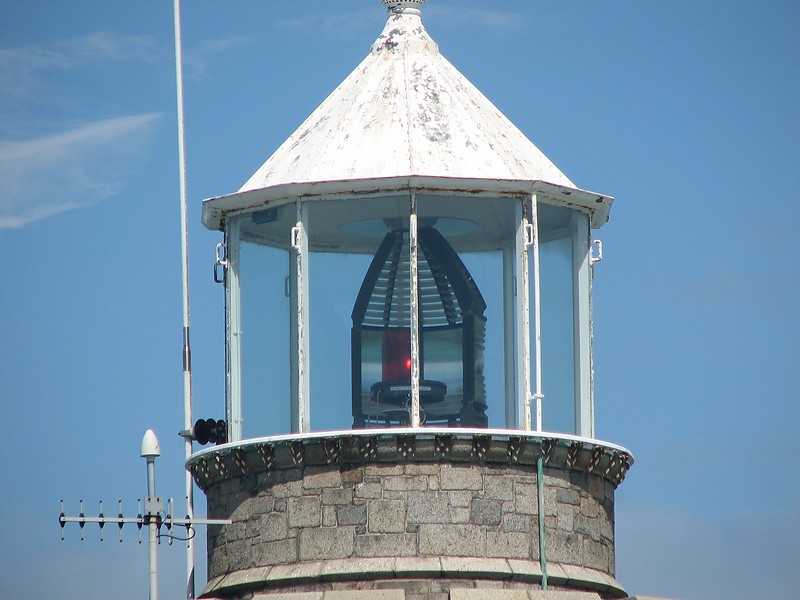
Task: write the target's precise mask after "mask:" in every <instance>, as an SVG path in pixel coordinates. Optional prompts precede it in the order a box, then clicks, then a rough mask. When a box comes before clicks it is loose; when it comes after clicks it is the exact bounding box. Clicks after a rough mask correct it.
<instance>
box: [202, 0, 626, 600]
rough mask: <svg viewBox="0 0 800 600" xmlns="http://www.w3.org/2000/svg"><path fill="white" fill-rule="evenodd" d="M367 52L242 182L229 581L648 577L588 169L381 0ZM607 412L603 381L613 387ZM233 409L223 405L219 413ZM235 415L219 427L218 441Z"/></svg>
mask: <svg viewBox="0 0 800 600" xmlns="http://www.w3.org/2000/svg"><path fill="white" fill-rule="evenodd" d="M382 2H383V4H384V5H385V6H386V8H387V10H388V14H387V20H386V25H385V27H384V29H383V31H382V32H381V33H380V35H379V36H378V38H377V40H376V41H375V42H374V44H373V45H372V47H371V49H370V52H369V54H368V55H367V57H366V58H365V59H364V60H363V61H362V63H361V64H360V65H358V67H356V69H355V70H354V71H353V72H352V73H351V74H350V75H349V76H348V77H347V78H346V79H345V80H344V81H343V82H342V83H341V84H340V85H339V87H337V88H336V89H335V90H334V91H333V92H332V93H331V95H330V96H329V97H328V98H327V99H326V100H324V101H323V102H322V104H321V105H320V106H319V107H318V108H317V109H316V110H315V111H314V112H313V113H312V114H311V115H310V116H309V117H308V118H307V119H306V121H305V122H304V123H302V124H301V125H300V126H299V127H298V129H297V130H296V131H295V132H294V133H293V134H292V135H291V136H290V137H289V139H287V140H286V141H285V142H284V143H283V144H282V145H281V146H280V147H279V148H278V149H277V150H276V151H275V152H274V153H273V154H272V156H270V157H269V158H268V159H267V161H266V162H265V163H264V164H263V166H262V167H261V168H259V169H258V170H257V171H256V172H255V173H254V174H253V176H252V177H251V178H250V179H249V180H248V181H247V182H245V183H244V185H243V186H242V187H241V189H239V190H238V191H237V192H235V193H232V194H229V195H226V196H220V197H216V198H211V199H209V200H206V201H205V202H204V204H203V213H202V218H203V222H204V224H205V225H206V227H208V228H209V229H212V230H218V231H220V232H222V233H223V234H224V240H223V242H222V243H221V244H220V246H219V248H218V268H217V275H218V279H219V280H220V281H223V282H224V286H225V294H226V302H225V323H226V361H225V375H226V397H225V424H226V427H225V428H224V429H225V431H224V432H223V433H224V435H222V434H221V433H220V431H216V432H215V435H216V437H217V438H218V441H220V442H223V443H218V444H217V445H215V446H213V447H209V448H206V449H203V450H200V451H199V452H196V453H195V454H193V455H192V456H191V457H190V458H189V460H188V462H187V468H188V469H189V470H190V472H191V474H192V476H193V477H194V479H195V481H196V483H197V484H198V486H199V487H200V488H201V489H202V490H203V491H204V492H205V494H206V497H207V503H208V512H209V517H211V518H214V519H229V520H230V521H231V523H230V524H229V525H215V526H212V527H210V528H209V533H208V576H209V582H208V584H207V586H206V587H205V589H204V590H203V592H202V595H203V596H204V597H208V598H231V599H233V598H235V599H245V598H248V599H249V598H260V599H261V598H263V599H265V600H266V599H268V598H273V597H274V598H299V599H301V600H312V599H318V598H330V599H334V598H356V599H363V600H369V599H375V600H378V599H383V598H391V599H397V600H399V599H401V598H408V599H412V598H413V599H415V600H417V599H418V600H423V599H430V600H433V599H436V600H444V599H447V598H450V599H453V600H459V599H460V600H469V599H473V600H478V599H483V598H489V599H493V598H496V599H497V600H502V599H511V598H514V599H516V598H542V599H546V598H561V599H565V598H570V599H572V598H575V599H581V600H591V599H600V598H603V599H605V598H625V597H627V594H626V592H625V590H624V589H623V587H622V585H621V584H620V583H619V582H618V581H617V580H616V578H615V565H614V557H615V549H614V494H615V490H616V488H617V486H618V485H619V484H620V483H621V482H622V480H623V479H624V477H625V475H626V472H627V470H628V469H629V468H630V466H631V464H632V462H633V459H632V457H631V454H630V453H629V452H628V451H627V450H626V449H624V448H622V447H621V446H618V445H616V444H613V443H610V442H607V441H603V440H600V439H598V438H597V436H596V435H595V429H594V413H595V398H594V393H593V369H592V296H591V290H592V277H593V268H594V267H593V265H594V263H595V262H596V261H597V260H598V259H599V258H600V257H601V248H600V246H599V244H598V242H597V241H596V240H595V238H594V237H593V234H592V232H593V231H594V230H596V229H597V228H599V227H601V226H602V225H603V224H604V223H605V222H606V221H607V220H608V215H609V211H610V208H611V204H612V202H613V198H611V197H610V196H608V195H606V194H602V193H596V192H592V191H589V190H586V189H582V188H580V187H578V186H576V185H575V184H574V183H573V182H572V181H571V180H570V179H569V178H568V177H567V176H566V175H565V174H564V173H562V172H561V171H560V170H559V169H558V168H557V167H556V166H555V165H554V164H553V163H552V162H551V161H550V160H549V159H548V158H547V157H546V156H545V155H544V154H543V153H542V152H541V151H540V150H539V149H538V148H537V147H536V146H535V145H534V144H533V143H532V142H531V141H530V140H528V138H527V137H526V136H525V135H524V134H523V133H522V132H521V131H520V130H519V129H517V128H516V127H515V126H514V125H513V124H512V123H511V122H510V121H509V120H508V119H507V118H506V117H505V116H504V115H503V114H502V113H501V112H500V111H499V110H498V109H497V108H496V107H495V106H493V105H492V104H491V102H489V101H488V100H487V99H486V97H485V96H484V95H483V94H482V93H481V92H480V91H478V90H477V89H476V88H475V87H474V86H473V85H472V84H471V83H470V82H469V81H468V80H467V79H466V78H465V77H464V76H463V75H461V74H460V73H459V72H458V70H456V68H455V67H453V65H451V64H450V63H449V62H448V61H447V60H446V59H445V58H444V56H443V55H442V54H441V53H440V51H439V48H438V46H437V44H436V43H435V42H434V41H433V39H432V38H431V37H430V36H429V34H428V33H427V31H426V29H425V26H424V23H423V12H424V7H423V4H424V0H417V1H399V0H382ZM598 410H602V405H601V406H600V407H598ZM218 429H219V428H218ZM219 438H222V439H219Z"/></svg>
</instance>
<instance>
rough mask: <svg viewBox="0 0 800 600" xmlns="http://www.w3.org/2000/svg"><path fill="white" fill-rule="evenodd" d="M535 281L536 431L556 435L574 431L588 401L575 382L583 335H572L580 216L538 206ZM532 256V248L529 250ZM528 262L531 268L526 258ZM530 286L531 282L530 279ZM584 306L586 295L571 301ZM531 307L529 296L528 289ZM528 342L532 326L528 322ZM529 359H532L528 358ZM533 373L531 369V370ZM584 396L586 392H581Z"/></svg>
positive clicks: (583, 232)
mask: <svg viewBox="0 0 800 600" xmlns="http://www.w3.org/2000/svg"><path fill="white" fill-rule="evenodd" d="M538 217H539V281H540V294H541V307H540V311H541V312H540V317H541V346H542V357H541V362H542V387H541V389H542V393H543V395H544V401H543V404H542V429H544V430H545V431H553V432H558V433H571V434H576V433H579V432H578V431H577V422H578V419H577V417H576V414H577V413H576V411H577V410H579V407H581V406H583V405H584V404H586V403H587V402H588V398H584V397H583V394H582V393H580V391H579V390H580V387H579V386H578V385H577V382H576V378H577V377H578V374H579V372H580V369H579V368H578V366H579V365H578V364H577V361H578V360H581V356H584V357H586V359H588V353H581V352H579V348H578V346H577V345H578V344H579V343H582V341H583V342H585V343H587V344H588V336H581V335H578V333H579V332H577V331H576V315H577V312H576V308H577V307H576V304H575V303H576V289H577V287H576V286H577V278H578V277H579V276H580V274H581V272H580V270H579V269H578V268H577V265H578V264H579V261H577V260H576V256H575V251H574V250H575V248H576V247H578V241H579V240H578V239H577V237H578V236H581V235H582V236H584V237H585V236H586V235H587V234H588V227H586V228H583V227H578V226H576V224H577V223H585V220H586V218H585V215H584V214H583V213H580V212H578V211H575V210H571V209H568V208H564V207H557V206H552V205H548V204H544V203H540V204H539V206H538ZM530 252H531V253H532V249H531V250H530ZM530 264H531V265H532V264H533V262H532V258H531V262H530ZM530 285H531V286H532V285H533V278H532V277H531V279H530ZM577 300H578V301H579V302H582V303H588V300H589V299H588V297H587V298H582V299H577ZM531 303H532V306H533V292H532V290H531ZM531 339H533V323H531ZM534 359H535V357H534V356H533V355H532V360H534ZM532 371H533V366H532ZM587 392H588V390H587Z"/></svg>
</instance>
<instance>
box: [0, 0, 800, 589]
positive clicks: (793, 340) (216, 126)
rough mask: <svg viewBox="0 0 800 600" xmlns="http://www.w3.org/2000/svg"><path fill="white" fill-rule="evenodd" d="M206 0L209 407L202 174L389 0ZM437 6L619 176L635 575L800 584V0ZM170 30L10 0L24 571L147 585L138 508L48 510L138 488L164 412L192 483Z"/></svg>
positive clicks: (13, 512) (8, 362)
mask: <svg viewBox="0 0 800 600" xmlns="http://www.w3.org/2000/svg"><path fill="white" fill-rule="evenodd" d="M183 12H184V51H185V58H186V66H185V68H186V89H185V92H186V128H187V133H186V135H187V160H188V188H189V198H190V208H189V215H190V233H189V235H190V245H191V265H190V269H191V287H192V289H191V291H192V345H193V358H194V383H195V407H196V413H197V415H198V416H221V413H222V406H223V348H222V341H223V296H222V289H221V287H219V286H217V285H216V284H214V283H213V282H212V277H211V265H212V263H213V253H214V246H215V244H216V243H217V242H219V241H221V237H220V235H219V234H217V233H211V232H207V231H205V230H204V228H203V227H202V225H201V224H200V201H201V200H202V199H203V198H207V197H211V196H215V195H219V194H224V193H230V192H233V191H236V190H237V189H238V188H239V186H240V185H241V184H242V183H243V182H244V181H245V180H246V179H247V178H248V177H249V176H250V175H251V174H252V173H253V172H254V171H255V170H256V169H257V168H258V167H259V166H260V165H261V163H262V162H263V161H264V160H266V158H267V157H268V156H269V155H270V154H271V153H272V152H273V151H274V150H275V149H276V148H277V146H278V145H279V144H280V143H281V142H282V141H283V140H284V139H285V138H286V137H287V136H288V135H289V134H290V133H291V132H292V131H293V130H294V128H295V127H296V126H297V125H299V124H300V123H301V122H302V121H303V119H304V118H305V117H306V116H307V115H308V114H309V113H310V112H311V111H312V110H313V109H314V108H315V107H316V106H317V105H318V104H319V103H320V102H321V101H322V100H323V99H324V98H325V97H326V96H327V94H328V93H329V92H330V91H332V90H333V88H334V87H335V86H336V85H337V84H338V83H339V82H340V81H341V80H342V79H344V77H345V76H346V75H347V74H348V73H349V72H350V71H351V70H352V69H353V68H354V67H355V66H356V64H357V63H358V62H359V61H360V60H361V59H362V58H363V57H364V56H365V55H366V53H367V52H368V49H369V46H370V44H371V43H372V41H373V40H374V38H375V37H377V35H378V33H379V32H380V30H381V28H382V26H383V19H384V16H383V8H382V6H381V5H380V4H379V3H378V2H377V0H358V1H356V0H351V1H349V2H339V3H331V2H330V1H321V0H304V1H303V2H283V3H277V2H256V1H254V0H240V1H238V2H225V3H223V2H210V1H207V0H195V1H194V2H186V3H185V5H184V7H183ZM424 19H425V22H426V24H427V26H428V30H429V32H430V33H431V35H432V36H433V37H434V39H435V40H436V41H437V42H438V43H439V45H440V48H441V50H442V52H443V54H444V55H445V56H446V57H447V58H448V59H450V61H451V62H453V63H454V64H455V66H456V67H458V68H459V69H460V70H461V72H462V73H463V74H464V75H466V76H467V77H468V78H469V79H470V80H471V81H472V82H473V83H474V84H476V85H477V87H478V88H479V89H481V90H482V91H483V92H484V93H485V94H486V95H487V96H488V97H489V98H490V99H491V100H492V101H493V102H495V104H496V105H497V106H498V107H499V108H500V109H501V110H503V111H504V112H505V114H506V115H507V116H508V117H509V118H510V119H511V120H512V121H513V122H514V123H515V124H516V125H517V126H518V127H519V128H520V129H521V130H522V131H523V132H524V133H525V134H526V135H527V136H528V137H529V138H530V139H531V140H533V142H534V143H536V144H537V145H538V146H539V147H540V148H541V149H542V150H543V151H544V152H545V154H547V156H548V157H549V158H550V159H551V160H553V161H554V162H555V164H556V165H557V166H558V167H559V168H560V169H561V170H562V171H563V172H564V173H566V174H567V176H568V177H570V178H571V179H572V180H573V181H575V182H576V184H578V185H579V186H581V187H584V188H587V189H592V190H597V191H600V192H603V193H606V194H610V195H613V196H615V197H616V199H617V201H616V203H615V204H614V207H613V209H612V213H611V220H610V222H609V223H608V224H607V225H606V226H604V227H603V228H602V229H601V230H599V231H598V232H596V235H597V237H599V238H601V239H602V240H603V242H604V250H605V252H604V254H605V258H604V260H603V262H602V263H600V264H599V265H598V267H597V271H596V279H595V288H594V293H595V295H594V318H595V373H596V398H597V400H596V402H597V407H596V411H597V417H596V422H597V433H598V437H600V438H602V439H606V440H608V441H611V442H615V443H618V444H621V445H623V446H625V447H627V448H629V449H630V450H631V451H632V452H633V453H634V454H635V456H636V464H635V466H634V468H633V469H632V471H631V472H630V473H629V476H628V478H627V480H626V481H625V482H624V483H623V485H622V486H621V487H620V488H619V490H618V496H617V538H618V539H617V566H618V573H617V575H618V578H619V579H620V581H621V582H622V583H623V584H624V585H625V586H626V587H627V589H628V591H629V592H632V593H639V594H651V595H662V596H673V597H676V598H687V599H691V598H703V599H704V600H705V599H711V600H713V599H717V598H719V599H721V598H725V599H728V600H731V599H733V600H735V599H745V598H754V597H791V596H793V595H794V594H795V593H796V590H797V588H798V586H800V574H798V570H797V564H798V562H799V561H800V542H798V540H800V517H798V510H797V508H798V506H799V505H800V480H799V479H798V478H797V477H794V476H793V472H794V469H795V468H796V462H797V457H798V450H797V447H796V439H797V437H798V434H799V433H800V402H798V389H800V375H798V373H800V369H798V366H797V365H798V363H799V362H800V361H799V360H798V359H800V350H798V340H800V316H799V315H798V301H797V298H798V297H800V267H798V262H797V260H796V255H797V248H796V242H795V239H796V237H797V235H796V231H797V229H798V228H800V191H798V190H800V141H798V140H800V111H798V109H797V107H798V106H800V36H798V35H797V31H798V30H800V4H798V3H797V2H794V1H793V0H785V1H781V0H769V1H761V0H726V1H724V2H723V1H711V0H709V1H706V2H693V1H688V0H676V1H674V2H669V3H655V2H635V1H633V0H620V1H619V2H615V3H598V2H590V1H588V0H578V1H575V2H569V3H568V2H541V1H538V0H537V1H532V0H524V1H523V0H507V1H504V2H486V1H484V2H478V1H475V0H460V1H459V2H454V1H452V0H430V1H429V3H428V4H427V5H426V6H425V8H424ZM172 44H173V40H172V3H170V2H159V3H155V2H149V3H144V4H142V3H137V4H134V3H110V2H99V1H90V0H77V1H75V2H70V3H63V2H54V1H52V0H29V1H28V2H26V3H24V4H22V3H11V2H5V3H3V4H2V5H1V6H0V250H2V256H3V258H4V259H5V260H4V261H3V267H2V274H3V277H2V280H3V283H2V285H0V307H2V310H0V381H2V391H0V402H1V404H0V405H1V406H2V408H3V417H4V419H5V422H6V426H5V427H4V428H3V431H4V435H3V442H4V443H3V449H4V453H5V460H4V469H3V477H2V484H0V486H1V487H0V513H1V514H2V515H3V519H2V520H1V521H0V538H1V539H2V540H3V541H2V544H0V579H2V581H3V582H4V585H3V586H2V589H0V599H2V600H5V599H8V600H11V599H16V598H22V597H25V598H34V599H38V598H50V597H54V596H56V595H58V596H59V597H66V598H69V597H82V598H106V597H115V598H123V599H124V598H141V597H143V596H144V595H145V594H146V590H147V576H146V573H147V571H146V569H147V552H146V547H145V546H144V545H142V546H139V545H137V544H136V541H135V540H136V534H135V532H134V530H132V529H131V530H128V531H127V533H126V536H125V537H126V542H125V543H124V544H119V543H118V542H117V541H116V537H115V536H116V532H115V531H113V530H112V531H107V532H106V538H107V539H106V541H105V542H102V543H100V542H99V541H97V531H96V529H89V528H87V531H86V537H87V540H86V541H84V542H80V541H78V530H77V528H76V527H73V528H72V529H70V530H68V531H67V541H64V542H61V541H60V537H59V531H58V526H57V522H56V517H57V514H58V501H59V500H60V499H61V498H64V499H65V500H66V501H67V512H70V513H76V512H77V508H78V501H79V500H80V499H81V498H83V499H85V500H86V501H87V512H90V511H91V512H96V504H95V503H96V501H97V500H99V499H103V500H105V502H106V512H107V513H110V512H112V511H116V500H117V499H122V500H123V501H124V502H125V508H126V510H125V512H126V513H131V514H132V513H134V512H135V502H136V499H137V498H138V497H140V496H142V495H144V493H145V482H146V480H145V468H144V461H143V460H142V459H140V458H139V456H138V451H139V443H140V441H141V437H142V435H143V433H144V431H145V430H146V429H147V428H148V427H153V428H154V429H155V430H156V432H157V433H158V435H159V438H160V440H161V447H162V458H161V459H159V461H158V463H157V469H158V480H159V489H158V492H159V494H160V495H163V496H174V497H176V498H177V499H180V498H181V497H182V494H183V471H182V463H183V449H182V445H181V441H180V439H179V438H178V436H177V435H176V432H177V431H178V430H179V429H180V428H181V427H182V420H183V417H182V389H181V383H182V378H181V345H180V344H181V291H180V255H179V249H180V243H179V203H178V180H177V151H176V134H175V130H176V125H175V100H174V62H173V61H174V59H173V46H172ZM198 498H199V502H198V505H199V506H200V507H202V505H203V502H202V494H198ZM202 553H203V549H202V547H201V549H200V552H199V562H200V563H201V565H202V562H203V558H202V556H203V554H202ZM161 557H162V570H163V572H164V574H163V576H162V582H161V586H162V590H161V591H162V595H163V596H164V597H175V598H178V597H181V593H182V592H181V587H182V573H183V551H182V549H181V547H179V546H177V545H176V546H174V547H172V548H169V547H167V546H162V547H161ZM200 572H201V575H202V573H203V569H202V568H201V569H200ZM200 584H202V580H201V581H200Z"/></svg>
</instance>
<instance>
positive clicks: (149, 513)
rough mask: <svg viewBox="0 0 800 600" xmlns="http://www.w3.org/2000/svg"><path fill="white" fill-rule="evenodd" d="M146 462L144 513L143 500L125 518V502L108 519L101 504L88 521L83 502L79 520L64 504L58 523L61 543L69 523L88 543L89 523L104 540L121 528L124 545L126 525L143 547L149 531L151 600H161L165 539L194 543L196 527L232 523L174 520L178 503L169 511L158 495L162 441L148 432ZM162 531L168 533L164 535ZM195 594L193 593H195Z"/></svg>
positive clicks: (170, 505) (143, 451) (169, 503)
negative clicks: (107, 530)
mask: <svg viewBox="0 0 800 600" xmlns="http://www.w3.org/2000/svg"><path fill="white" fill-rule="evenodd" d="M139 454H140V456H141V457H142V458H144V459H145V460H146V461H147V496H145V498H144V510H142V501H141V500H139V506H138V513H137V515H136V516H135V517H125V516H123V514H122V500H120V501H119V505H118V506H119V513H118V515H117V516H116V517H113V516H106V515H105V514H104V512H103V501H102V500H101V501H100V511H99V514H98V515H97V516H96V517H87V516H86V515H85V514H84V512H83V500H81V501H80V514H78V515H77V516H67V515H65V514H64V501H63V500H62V501H61V514H59V516H58V522H59V524H60V525H61V539H62V540H63V539H64V526H65V525H66V524H67V523H77V524H78V525H79V526H80V529H81V540H83V539H84V527H85V526H86V524H87V523H96V524H97V525H98V527H99V529H100V540H101V541H102V540H103V529H104V527H105V526H106V525H117V526H118V527H119V541H120V542H121V541H122V528H123V526H124V525H125V524H135V525H136V526H137V528H138V530H139V543H140V544H141V543H142V528H145V527H146V528H147V532H148V546H149V550H150V561H149V565H150V600H158V544H159V543H160V540H161V538H164V537H166V538H167V539H168V540H169V544H170V545H172V542H173V541H174V540H179V541H184V542H187V543H189V542H191V541H192V539H193V538H194V535H195V534H194V527H195V526H196V525H230V524H231V520H230V519H195V518H194V517H192V516H190V515H186V517H185V518H176V517H175V516H174V503H173V501H172V498H169V499H167V503H166V510H165V508H164V499H163V498H161V497H160V496H157V495H156V458H158V457H159V456H160V455H161V448H160V446H159V443H158V438H156V434H155V433H154V432H153V430H152V429H148V430H147V432H145V434H144V438H143V439H142V447H141V452H140V453H139ZM173 527H185V528H186V536H185V537H183V536H178V535H176V534H175V533H173ZM162 528H164V529H166V533H162ZM192 591H193V590H192Z"/></svg>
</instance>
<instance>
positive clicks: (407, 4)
mask: <svg viewBox="0 0 800 600" xmlns="http://www.w3.org/2000/svg"><path fill="white" fill-rule="evenodd" d="M425 1H426V0H381V2H382V3H383V5H384V6H385V7H386V8H388V9H389V10H390V11H392V12H406V10H408V9H410V10H412V11H415V12H417V14H419V9H420V7H421V6H422V5H423V4H425Z"/></svg>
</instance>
